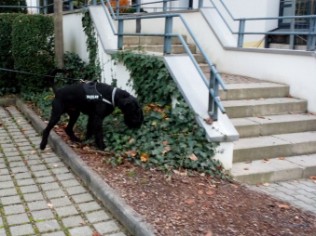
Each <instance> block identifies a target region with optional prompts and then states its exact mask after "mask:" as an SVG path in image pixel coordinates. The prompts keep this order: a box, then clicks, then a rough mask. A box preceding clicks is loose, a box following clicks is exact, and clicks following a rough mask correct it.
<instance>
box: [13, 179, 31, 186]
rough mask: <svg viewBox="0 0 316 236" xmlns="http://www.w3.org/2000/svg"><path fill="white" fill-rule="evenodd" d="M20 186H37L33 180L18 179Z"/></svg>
mask: <svg viewBox="0 0 316 236" xmlns="http://www.w3.org/2000/svg"><path fill="white" fill-rule="evenodd" d="M16 182H17V184H18V186H27V185H35V182H34V180H33V179H18V180H16Z"/></svg>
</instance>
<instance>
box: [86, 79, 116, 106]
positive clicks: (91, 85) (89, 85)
mask: <svg viewBox="0 0 316 236" xmlns="http://www.w3.org/2000/svg"><path fill="white" fill-rule="evenodd" d="M83 88H84V91H85V93H86V99H87V100H88V101H97V100H101V101H102V102H105V103H107V104H110V105H112V106H113V107H115V101H114V98H115V93H116V90H117V88H114V89H113V90H112V102H111V101H109V100H108V99H106V98H103V96H102V94H101V93H100V92H99V91H98V90H97V82H95V81H89V82H86V81H83Z"/></svg>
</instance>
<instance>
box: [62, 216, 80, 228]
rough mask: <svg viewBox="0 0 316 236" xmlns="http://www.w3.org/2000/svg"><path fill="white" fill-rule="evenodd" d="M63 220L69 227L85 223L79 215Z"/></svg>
mask: <svg viewBox="0 0 316 236" xmlns="http://www.w3.org/2000/svg"><path fill="white" fill-rule="evenodd" d="M62 222H63V224H64V225H65V227H67V228H72V227H75V226H82V225H85V221H84V219H83V218H82V217H81V216H79V215H75V216H71V217H67V218H63V219H62Z"/></svg>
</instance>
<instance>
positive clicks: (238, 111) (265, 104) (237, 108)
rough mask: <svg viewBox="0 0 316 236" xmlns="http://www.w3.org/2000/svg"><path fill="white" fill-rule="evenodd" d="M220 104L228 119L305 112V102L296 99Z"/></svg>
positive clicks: (251, 100) (254, 100)
mask: <svg viewBox="0 0 316 236" xmlns="http://www.w3.org/2000/svg"><path fill="white" fill-rule="evenodd" d="M222 104H223V106H224V107H225V109H226V112H227V114H228V116H229V117H230V118H242V117H251V116H253V117H258V116H266V115H277V114H291V113H304V112H306V110H307V102H306V101H305V100H302V99H296V98H267V99H248V100H228V101H222Z"/></svg>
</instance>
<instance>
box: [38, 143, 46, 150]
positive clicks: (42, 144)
mask: <svg viewBox="0 0 316 236" xmlns="http://www.w3.org/2000/svg"><path fill="white" fill-rule="evenodd" d="M39 148H40V149H41V150H44V149H45V148H46V143H43V142H41V143H40V146H39Z"/></svg>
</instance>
